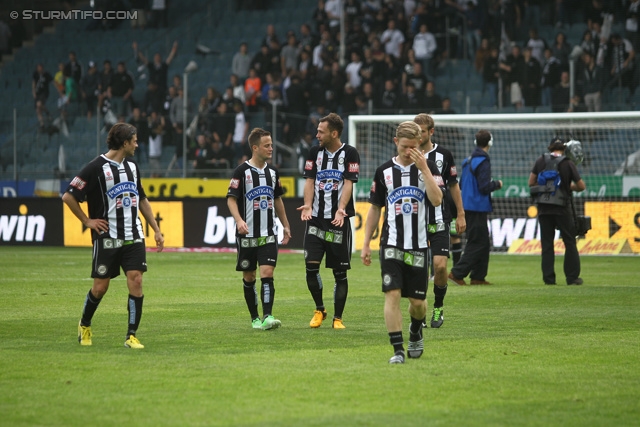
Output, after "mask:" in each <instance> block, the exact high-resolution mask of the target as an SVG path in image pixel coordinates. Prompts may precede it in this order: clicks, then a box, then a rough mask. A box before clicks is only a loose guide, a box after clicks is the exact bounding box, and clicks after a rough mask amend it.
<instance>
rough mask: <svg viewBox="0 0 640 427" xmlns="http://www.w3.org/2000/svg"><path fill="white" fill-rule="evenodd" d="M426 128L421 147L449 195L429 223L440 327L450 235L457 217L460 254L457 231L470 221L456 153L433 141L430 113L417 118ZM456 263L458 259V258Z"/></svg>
mask: <svg viewBox="0 0 640 427" xmlns="http://www.w3.org/2000/svg"><path fill="white" fill-rule="evenodd" d="M413 121H414V122H416V123H417V124H418V125H419V126H420V129H421V130H422V134H421V135H422V142H421V143H420V149H421V150H422V151H423V152H424V153H425V156H426V157H427V159H429V160H431V161H432V162H434V163H435V164H436V166H437V168H438V171H439V175H440V176H442V179H443V181H444V183H445V190H448V191H446V192H445V198H444V202H443V203H442V204H441V205H440V206H435V207H433V206H431V207H429V209H430V211H429V225H428V226H427V235H428V236H427V237H428V239H429V250H430V251H431V254H432V256H433V270H434V277H433V296H434V300H433V313H432V316H431V327H432V328H439V327H440V326H442V323H443V322H444V309H443V308H442V307H443V306H444V297H445V295H446V294H447V261H448V258H449V246H450V240H451V241H453V239H454V238H453V237H450V234H451V232H452V230H451V228H452V227H451V224H452V223H453V221H454V220H455V224H454V227H453V228H454V229H455V234H456V237H455V238H456V242H455V243H453V245H452V248H451V249H452V250H451V252H453V253H454V257H456V256H457V257H458V259H459V257H460V252H461V251H462V242H461V239H460V236H459V235H458V234H457V233H463V232H464V230H465V228H466V227H467V224H466V222H465V217H464V207H463V206H462V195H461V194H460V187H459V186H458V177H457V175H458V174H457V172H456V164H455V161H454V159H453V155H452V154H451V152H450V151H449V150H447V149H446V148H444V147H442V146H441V145H438V144H436V143H434V142H433V141H432V139H431V138H432V136H433V132H434V130H435V123H434V121H433V118H432V117H431V116H430V115H428V114H424V113H421V114H418V115H417V116H416V117H415V118H414V119H413ZM454 265H455V258H454Z"/></svg>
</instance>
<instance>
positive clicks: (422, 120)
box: [413, 113, 436, 130]
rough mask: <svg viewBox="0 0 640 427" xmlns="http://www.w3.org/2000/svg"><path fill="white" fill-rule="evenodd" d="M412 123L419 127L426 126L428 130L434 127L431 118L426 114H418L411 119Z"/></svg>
mask: <svg viewBox="0 0 640 427" xmlns="http://www.w3.org/2000/svg"><path fill="white" fill-rule="evenodd" d="M413 121H414V122H416V123H417V124H419V125H427V129H428V130H431V129H433V128H434V127H435V126H436V125H435V123H434V122H433V117H431V116H430V115H428V114H427V113H420V114H418V115H417V116H415V117H414V118H413Z"/></svg>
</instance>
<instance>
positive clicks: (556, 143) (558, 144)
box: [547, 136, 565, 151]
mask: <svg viewBox="0 0 640 427" xmlns="http://www.w3.org/2000/svg"><path fill="white" fill-rule="evenodd" d="M564 149H565V146H564V141H563V140H562V138H560V137H558V136H554V137H553V138H552V139H551V142H550V143H549V146H548V147H547V150H549V151H556V150H561V151H564Z"/></svg>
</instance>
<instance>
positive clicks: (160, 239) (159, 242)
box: [155, 231, 164, 252]
mask: <svg viewBox="0 0 640 427" xmlns="http://www.w3.org/2000/svg"><path fill="white" fill-rule="evenodd" d="M155 239H156V248H157V250H158V252H162V250H163V249H164V234H162V232H160V231H158V232H157V233H156V235H155Z"/></svg>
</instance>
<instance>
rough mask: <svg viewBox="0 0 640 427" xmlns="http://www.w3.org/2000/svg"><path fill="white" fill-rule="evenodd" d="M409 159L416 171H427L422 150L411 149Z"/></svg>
mask: <svg viewBox="0 0 640 427" xmlns="http://www.w3.org/2000/svg"><path fill="white" fill-rule="evenodd" d="M409 157H411V160H413V163H415V165H416V167H417V168H418V169H420V170H421V171H422V170H425V169H427V159H426V157H424V153H423V152H422V150H418V149H417V148H412V149H411V150H410V151H409Z"/></svg>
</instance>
